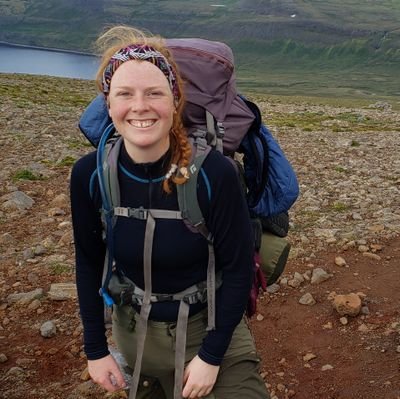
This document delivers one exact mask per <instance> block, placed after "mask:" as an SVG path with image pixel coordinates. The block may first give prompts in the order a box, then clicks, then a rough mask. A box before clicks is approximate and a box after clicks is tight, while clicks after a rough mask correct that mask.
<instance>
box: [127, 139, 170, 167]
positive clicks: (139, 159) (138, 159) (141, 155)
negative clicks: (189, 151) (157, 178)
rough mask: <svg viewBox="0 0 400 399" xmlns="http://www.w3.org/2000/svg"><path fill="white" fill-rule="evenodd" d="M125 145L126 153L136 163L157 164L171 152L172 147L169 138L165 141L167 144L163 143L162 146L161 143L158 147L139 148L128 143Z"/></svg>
mask: <svg viewBox="0 0 400 399" xmlns="http://www.w3.org/2000/svg"><path fill="white" fill-rule="evenodd" d="M124 144H125V148H126V152H127V153H128V155H129V157H130V158H131V159H132V161H134V162H135V163H151V162H156V161H158V160H159V159H160V158H161V157H162V156H163V155H164V154H165V153H166V152H167V151H168V150H169V147H170V142H169V138H168V139H167V140H166V141H165V143H162V145H160V144H161V143H159V144H158V145H157V146H156V147H145V148H138V147H136V146H132V145H129V143H128V142H127V141H125V142H124Z"/></svg>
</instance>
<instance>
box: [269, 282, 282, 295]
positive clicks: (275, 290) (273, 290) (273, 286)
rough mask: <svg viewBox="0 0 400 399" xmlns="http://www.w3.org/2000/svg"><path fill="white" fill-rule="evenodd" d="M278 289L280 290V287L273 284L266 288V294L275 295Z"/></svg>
mask: <svg viewBox="0 0 400 399" xmlns="http://www.w3.org/2000/svg"><path fill="white" fill-rule="evenodd" d="M280 289H281V286H280V285H279V284H276V283H274V284H271V285H269V286H268V287H267V292H268V294H275V293H276V292H278V291H279V290H280Z"/></svg>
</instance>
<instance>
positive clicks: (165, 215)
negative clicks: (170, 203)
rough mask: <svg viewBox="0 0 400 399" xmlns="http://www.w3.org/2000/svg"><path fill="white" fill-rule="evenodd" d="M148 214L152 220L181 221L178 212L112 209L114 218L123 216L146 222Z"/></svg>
mask: <svg viewBox="0 0 400 399" xmlns="http://www.w3.org/2000/svg"><path fill="white" fill-rule="evenodd" d="M149 212H150V213H151V214H152V216H153V218H154V219H177V220H181V219H182V214H181V212H180V211H170V210H167V209H144V208H126V207H122V206H116V207H115V208H114V216H123V217H127V218H135V219H141V220H146V219H147V217H148V214H149Z"/></svg>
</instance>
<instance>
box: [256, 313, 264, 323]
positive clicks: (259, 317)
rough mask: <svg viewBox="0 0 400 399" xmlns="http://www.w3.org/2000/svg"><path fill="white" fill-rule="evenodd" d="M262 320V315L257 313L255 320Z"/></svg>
mask: <svg viewBox="0 0 400 399" xmlns="http://www.w3.org/2000/svg"><path fill="white" fill-rule="evenodd" d="M263 320H264V316H263V315H262V314H260V313H259V314H258V315H257V321H263Z"/></svg>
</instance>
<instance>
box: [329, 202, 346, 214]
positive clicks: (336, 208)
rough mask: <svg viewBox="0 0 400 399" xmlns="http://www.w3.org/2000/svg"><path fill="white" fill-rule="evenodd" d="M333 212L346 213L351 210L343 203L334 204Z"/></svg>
mask: <svg viewBox="0 0 400 399" xmlns="http://www.w3.org/2000/svg"><path fill="white" fill-rule="evenodd" d="M331 208H332V210H333V211H335V212H345V211H348V210H349V209H350V206H349V205H346V204H343V202H334V203H333V204H332V206H331Z"/></svg>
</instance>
